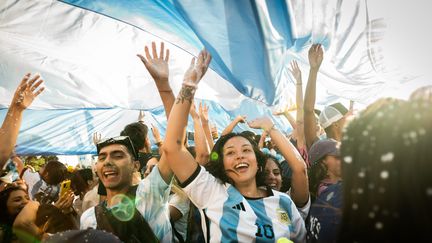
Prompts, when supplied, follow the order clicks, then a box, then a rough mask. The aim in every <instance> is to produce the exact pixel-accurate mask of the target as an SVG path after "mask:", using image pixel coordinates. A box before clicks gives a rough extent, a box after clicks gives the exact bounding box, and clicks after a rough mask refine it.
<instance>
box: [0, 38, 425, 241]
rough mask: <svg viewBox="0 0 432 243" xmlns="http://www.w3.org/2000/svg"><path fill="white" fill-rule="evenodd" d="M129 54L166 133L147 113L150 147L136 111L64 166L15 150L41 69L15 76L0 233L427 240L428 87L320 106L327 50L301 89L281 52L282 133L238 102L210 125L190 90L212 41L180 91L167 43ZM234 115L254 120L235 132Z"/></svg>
mask: <svg viewBox="0 0 432 243" xmlns="http://www.w3.org/2000/svg"><path fill="white" fill-rule="evenodd" d="M150 49H151V51H150ZM138 57H139V59H140V60H141V61H142V63H143V64H144V66H145V68H146V69H147V70H148V72H149V73H150V75H151V77H152V78H153V79H154V82H155V85H156V87H157V89H158V91H159V95H160V98H161V100H162V103H163V105H164V108H165V114H166V117H167V120H168V123H167V127H166V134H165V137H164V138H163V137H162V136H161V134H160V133H159V131H158V129H157V127H154V126H152V127H151V128H150V131H151V132H152V133H153V136H154V137H155V140H156V145H157V148H158V149H157V150H152V147H151V144H150V140H149V127H148V126H147V125H145V124H144V122H142V119H139V121H137V122H134V123H131V124H128V125H127V126H125V127H124V129H123V130H122V131H119V133H118V134H119V136H117V137H112V138H106V139H101V136H100V134H95V135H94V136H93V141H94V143H95V146H96V150H97V162H96V163H95V165H94V166H93V167H92V168H84V169H79V170H75V171H69V170H68V169H67V168H66V166H65V165H64V164H63V163H61V161H58V160H51V161H48V162H47V163H46V164H45V165H44V166H43V167H42V168H41V169H40V170H39V171H35V170H34V169H33V168H31V166H29V165H26V164H24V163H23V161H22V160H21V159H20V157H19V156H18V155H16V154H15V153H14V146H15V145H16V141H17V137H18V133H19V129H20V126H21V122H22V116H23V112H24V110H25V109H26V108H27V107H29V106H30V105H31V103H32V102H33V100H34V99H36V98H37V96H38V95H40V94H41V93H42V92H43V90H44V88H43V87H42V86H41V84H42V83H43V80H42V79H41V77H40V76H39V75H35V76H31V74H26V75H25V76H24V77H23V79H22V81H21V83H20V84H19V86H18V88H17V89H16V92H15V95H14V97H13V99H12V101H11V104H10V106H9V109H8V112H7V115H6V117H5V119H4V121H3V124H2V127H1V128H0V168H2V170H1V175H0V177H1V178H0V183H1V184H0V242H102V241H107V242H395V241H418V242H422V241H428V238H429V235H428V229H430V227H431V226H432V212H431V211H429V209H428V208H429V206H428V205H431V203H432V177H430V175H431V174H432V166H431V165H430V164H428V163H430V160H431V158H432V149H431V148H432V110H431V109H432V108H431V107H432V87H424V88H422V89H419V90H417V91H416V92H414V93H413V94H412V95H411V97H410V99H409V100H398V99H393V98H385V99H380V100H378V101H376V102H374V103H373V104H371V105H369V106H368V107H367V108H366V109H364V110H363V111H361V112H359V113H358V114H354V112H353V106H352V105H350V107H349V108H346V107H345V106H343V105H342V104H341V103H334V104H329V105H328V106H326V107H325V108H324V109H323V110H321V111H319V110H317V109H316V107H315V96H316V81H317V78H318V73H319V68H320V65H321V62H322V60H323V58H324V53H323V49H322V47H321V45H319V44H314V45H312V46H311V48H310V50H309V53H308V58H309V65H310V69H309V75H308V79H307V85H306V90H305V92H303V90H302V88H303V84H302V81H303V80H302V72H301V70H300V68H299V66H298V64H297V63H296V62H295V61H293V62H292V63H291V70H290V71H291V73H292V76H293V77H294V80H295V82H296V105H295V111H296V112H295V114H296V115H295V117H293V116H292V115H291V113H290V112H289V109H286V110H283V111H280V112H275V113H274V114H273V115H274V116H278V115H283V116H285V117H286V118H287V119H288V121H289V122H290V124H291V126H292V133H290V134H284V133H283V132H281V131H280V130H279V129H278V128H277V127H276V126H275V124H274V123H273V120H272V117H269V116H265V117H258V118H255V119H253V120H247V119H246V117H245V116H242V115H240V116H238V117H236V118H234V119H233V120H232V122H231V123H230V124H229V125H228V126H227V127H226V128H225V129H223V131H222V133H221V134H220V136H219V135H218V134H216V135H215V131H212V128H211V126H210V125H209V124H210V122H211V119H212V118H211V117H209V114H208V107H206V105H205V104H199V105H198V104H196V105H195V102H194V94H195V92H196V90H197V89H198V86H199V83H200V81H201V79H202V78H203V77H205V73H206V71H207V69H208V67H209V64H210V62H211V59H212V57H211V55H210V53H209V52H207V51H206V50H203V51H201V52H200V54H199V56H198V57H197V58H193V59H192V60H191V64H190V67H189V68H188V70H186V72H185V74H184V79H183V83H182V88H181V90H180V92H179V94H178V95H177V96H175V95H174V93H173V91H172V89H171V86H170V82H169V80H168V77H169V50H168V49H165V47H164V43H161V45H160V47H159V50H158V48H157V46H156V43H152V46H151V47H150V48H149V47H147V46H146V47H145V49H144V53H143V54H138ZM303 93H304V97H303ZM189 115H190V117H191V118H192V122H193V128H194V132H193V134H192V133H191V134H192V135H191V134H188V133H187V132H186V127H187V124H188V117H189ZM238 123H245V124H247V125H248V126H249V127H250V128H253V129H259V130H260V131H261V133H259V134H255V133H254V132H251V131H249V130H247V131H243V132H240V133H234V132H233V130H234V129H235V127H236V126H237V124H238ZM101 132H102V133H103V131H101ZM190 135H191V136H193V140H194V146H189V145H188V142H187V141H188V137H189V136H190Z"/></svg>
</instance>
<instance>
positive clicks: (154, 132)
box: [151, 124, 162, 143]
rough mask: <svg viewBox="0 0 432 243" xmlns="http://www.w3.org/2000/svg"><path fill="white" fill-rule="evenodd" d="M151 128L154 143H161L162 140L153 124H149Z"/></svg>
mask: <svg viewBox="0 0 432 243" xmlns="http://www.w3.org/2000/svg"><path fill="white" fill-rule="evenodd" d="M151 126H152V128H151V131H152V133H153V137H154V138H155V141H156V143H160V142H162V138H161V135H160V132H159V129H158V128H157V127H156V126H155V125H153V124H151Z"/></svg>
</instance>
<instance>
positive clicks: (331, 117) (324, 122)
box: [319, 106, 344, 129]
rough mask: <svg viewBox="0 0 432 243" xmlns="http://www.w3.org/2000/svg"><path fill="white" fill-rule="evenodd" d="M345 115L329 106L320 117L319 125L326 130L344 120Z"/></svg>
mask: <svg viewBox="0 0 432 243" xmlns="http://www.w3.org/2000/svg"><path fill="white" fill-rule="evenodd" d="M343 116H344V115H343V114H342V113H341V112H340V111H339V110H338V109H336V108H334V107H333V106H327V107H326V108H324V110H323V111H321V114H320V115H319V123H320V124H321V126H322V127H323V128H324V129H325V128H327V127H329V126H330V125H331V124H333V123H334V122H337V121H339V120H340V119H342V118H343Z"/></svg>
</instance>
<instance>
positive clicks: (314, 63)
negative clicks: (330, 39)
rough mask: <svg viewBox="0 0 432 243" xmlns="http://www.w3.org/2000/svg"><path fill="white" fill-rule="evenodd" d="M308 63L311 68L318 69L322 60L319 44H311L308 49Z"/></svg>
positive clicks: (321, 50)
mask: <svg viewBox="0 0 432 243" xmlns="http://www.w3.org/2000/svg"><path fill="white" fill-rule="evenodd" d="M308 56H309V65H310V67H311V68H315V69H318V68H319V67H320V66H321V63H322V60H323V49H322V46H321V44H313V45H312V46H311V48H310V49H309V54H308Z"/></svg>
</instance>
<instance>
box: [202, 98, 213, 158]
mask: <svg viewBox="0 0 432 243" xmlns="http://www.w3.org/2000/svg"><path fill="white" fill-rule="evenodd" d="M208 110H209V107H208V106H207V105H206V104H203V103H202V102H200V105H199V116H200V118H201V124H202V128H203V129H204V134H205V136H206V139H207V143H208V145H209V147H210V150H212V149H213V146H214V141H213V137H212V134H211V130H210V125H209V114H208Z"/></svg>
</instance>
